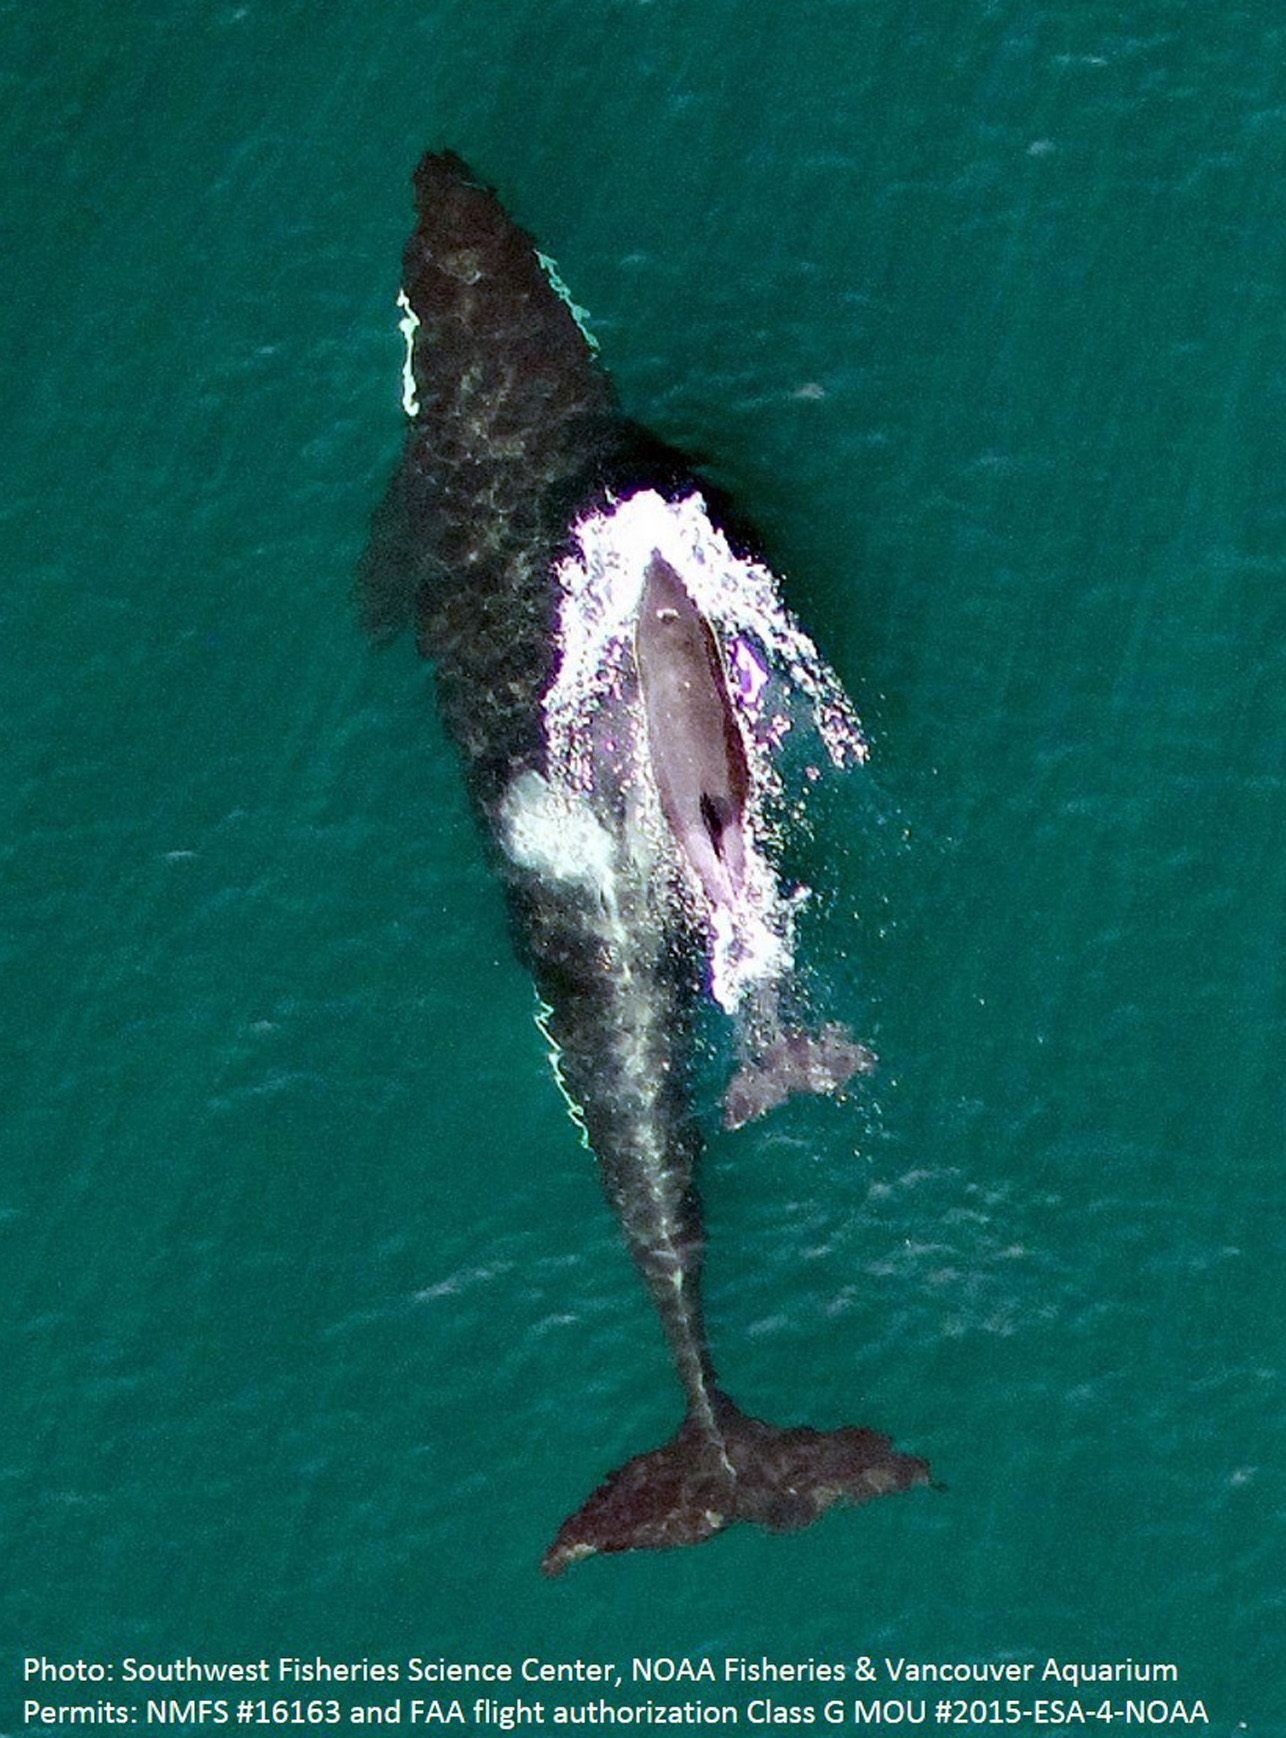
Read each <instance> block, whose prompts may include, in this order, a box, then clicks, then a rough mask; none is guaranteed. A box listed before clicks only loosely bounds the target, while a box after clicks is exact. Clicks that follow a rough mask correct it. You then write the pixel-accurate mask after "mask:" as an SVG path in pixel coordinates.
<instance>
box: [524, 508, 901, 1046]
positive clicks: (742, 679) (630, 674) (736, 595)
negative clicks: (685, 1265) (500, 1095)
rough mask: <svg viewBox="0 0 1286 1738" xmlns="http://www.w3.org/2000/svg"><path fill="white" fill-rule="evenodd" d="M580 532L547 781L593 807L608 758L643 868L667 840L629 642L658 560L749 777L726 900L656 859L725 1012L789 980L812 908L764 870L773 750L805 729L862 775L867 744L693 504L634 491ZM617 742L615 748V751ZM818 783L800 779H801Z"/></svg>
mask: <svg viewBox="0 0 1286 1738" xmlns="http://www.w3.org/2000/svg"><path fill="white" fill-rule="evenodd" d="M573 534H574V537H575V540H576V542H577V543H578V544H579V553H578V554H573V555H569V556H568V557H566V558H565V559H564V560H563V561H562V562H561V563H560V564H559V567H558V569H557V579H558V583H559V585H560V587H561V589H562V594H563V597H562V604H561V608H560V615H559V641H560V646H561V651H562V657H561V661H560V664H559V669H558V675H557V677H556V678H555V680H554V682H553V684H552V685H551V687H550V689H549V691H548V693H547V694H546V696H545V703H544V711H545V729H546V742H547V746H548V762H547V765H548V772H549V779H550V781H551V785H552V786H555V787H557V788H558V789H559V790H560V791H561V793H562V796H563V799H564V800H566V801H567V803H568V805H569V807H570V808H574V806H575V799H576V798H579V799H580V800H581V801H582V802H584V801H585V799H586V798H590V799H592V797H593V795H594V792H595V779H596V776H598V775H600V774H601V767H602V762H603V758H604V755H608V756H612V757H615V759H616V770H617V776H618V778H619V781H620V783H621V785H622V787H623V788H624V789H625V790H626V792H627V796H628V800H629V804H630V808H631V813H632V821H633V823H634V824H635V825H637V826H640V827H642V829H643V831H644V833H645V834H646V835H647V840H648V843H647V845H646V846H645V850H644V855H645V856H646V857H647V858H648V859H649V860H650V861H654V860H655V857H656V854H657V853H656V843H657V840H658V839H659V838H660V837H661V836H662V835H666V836H667V837H668V829H667V828H666V824H665V822H664V819H663V817H662V815H661V809H660V802H659V798H658V797H657V793H656V789H655V783H654V780H653V779H652V776H651V770H650V766H649V764H648V761H647V755H646V751H645V748H644V747H643V745H644V744H645V743H646V727H645V724H644V722H643V719H642V709H641V705H640V702H639V699H638V694H637V683H636V680H635V674H634V633H635V625H636V622H637V619H638V612H639V607H640V603H641V599H642V593H643V587H644V583H645V580H646V575H647V569H648V566H649V563H650V561H651V559H652V555H653V553H654V552H657V553H659V554H660V555H661V557H662V559H663V560H664V561H666V562H667V563H668V564H669V565H670V566H671V567H672V568H673V569H674V571H675V572H676V573H677V574H678V576H679V578H680V579H681V580H682V582H683V585H684V587H685V588H686V590H687V592H688V594H689V596H690V597H691V598H692V600H693V602H694V603H695V604H696V606H697V608H698V609H699V610H700V611H701V613H702V614H703V615H704V616H705V618H706V620H707V621H708V622H709V623H710V626H711V628H712V630H713V631H714V634H715V637H716V639H717V641H718V644H719V647H720V650H721V653H722V657H723V661H724V667H725V670H726V672H727V676H728V692H729V695H730V697H731V699H732V703H733V707H734V711H735V714H736V718H737V723H738V727H739V729H740V731H741V735H742V738H743V741H744V744H745V750H746V760H747V765H748V769H749V774H750V792H749V798H748V803H747V811H748V812H747V816H746V829H745V830H746V844H747V850H746V864H745V873H744V876H743V879H742V883H741V886H740V887H739V889H738V890H737V893H736V895H735V896H734V897H733V898H732V899H731V900H729V901H727V902H723V901H716V900H713V899H711V898H710V896H709V894H708V893H707V892H706V890H705V889H704V888H703V887H702V886H701V883H700V880H699V878H698V877H697V875H696V874H695V872H694V871H693V869H692V866H691V864H690V863H689V862H688V860H687V857H686V854H685V853H684V852H682V851H680V850H677V849H676V848H675V847H674V846H673V843H672V842H670V844H669V845H668V847H666V848H663V850H662V852H661V855H662V857H663V859H664V861H665V862H666V864H667V865H668V866H669V868H670V869H671V871H674V870H677V871H678V872H679V874H680V876H681V880H682V884H683V888H684V897H685V901H686V903H687V904H688V906H689V907H690V909H691V910H692V911H693V912H694V913H695V915H696V916H697V917H698V918H699V919H700V920H701V921H702V924H703V927H704V928H705V930H706V933H707V935H708V937H709V972H710V989H711V993H712V995H713V996H714V998H715V1000H716V1001H717V1002H718V1003H719V1004H720V1006H722V1007H723V1008H725V1009H726V1010H727V1011H729V1012H733V1011H734V1010H735V1009H736V1008H737V1007H738V1006H739V1005H740V1004H741V1003H742V1002H743V1001H744V999H745V998H746V996H747V994H748V992H750V991H751V990H753V989H755V988H756V987H758V986H761V985H766V984H771V983H774V982H776V981H779V980H780V979H781V978H782V977H783V976H785V974H787V973H788V972H789V971H790V969H791V966H792V964H793V958H794V911H795V909H796V907H797V905H798V904H799V902H800V900H801V899H802V898H804V897H806V890H803V889H796V890H794V891H793V892H792V893H790V894H786V893H784V892H783V890H782V889H781V888H780V887H779V885H778V882H777V877H776V873H775V870H774V868H773V863H772V855H771V853H772V850H773V847H774V845H775V844H776V843H777V842H778V839H777V829H776V825H775V823H774V821H773V819H772V818H771V812H770V811H772V810H773V809H774V808H778V807H780V806H781V804H782V801H783V797H784V792H783V788H782V778H781V773H780V770H779V751H780V748H781V744H782V742H783V741H784V739H785V738H786V736H787V735H788V734H789V733H790V732H791V731H792V729H794V728H795V727H796V726H797V725H801V726H805V727H811V729H812V730H813V731H815V733H816V735H817V737H818V738H819V739H820V741H821V744H822V746H823V748H824V750H825V754H826V757H827V758H829V760H830V761H831V763H832V764H833V765H834V766H836V767H843V766H845V765H850V764H854V763H858V762H861V761H863V760H865V758H866V744H865V742H864V740H863V737H862V732H861V727H860V725H859V723H858V719H857V715H856V713H855V712H854V710H853V707H852V704H851V702H850V701H849V699H848V696H847V695H846V694H845V693H844V690H843V688H842V687H841V686H840V683H839V679H838V677H837V676H836V675H835V674H834V672H833V671H832V670H831V669H830V668H829V667H828V666H827V665H826V663H825V662H824V661H823V659H822V658H821V656H820V655H819V653H818V651H817V648H816V646H815V645H814V644H813V642H812V641H811V640H810V639H809V637H808V636H807V634H805V633H804V631H803V629H802V628H801V627H800V626H799V624H798V623H797V622H796V621H795V620H794V618H793V617H792V616H791V615H790V614H789V612H788V611H787V610H786V608H785V607H784V605H783V604H782V601H781V599H780V597H779V596H778V592H777V584H776V581H775V579H774V578H773V575H772V573H771V572H770V570H769V569H768V568H766V567H765V566H763V564H762V563H760V562H756V561H752V560H749V559H748V558H746V557H744V556H739V555H736V554H734V553H733V551H732V550H731V548H730V547H729V545H728V541H727V539H726V537H725V536H724V534H723V532H722V531H721V530H720V529H719V528H718V526H716V525H715V524H714V523H713V522H712V520H711V518H710V515H709V512H708V510H707V508H706V504H705V501H704V499H703V498H702V496H701V495H700V494H699V493H696V492H695V491H694V492H693V493H692V494H690V495H688V496H686V497H684V498H683V499H682V500H679V501H666V500H665V499H664V498H663V497H662V496H661V495H659V494H658V493H657V492H656V491H655V490H652V489H647V490H642V491H640V492H639V493H638V494H635V495H631V496H628V497H626V498H625V499H623V500H619V501H613V502H611V503H610V504H609V506H608V508H607V509H606V510H597V511H595V512H593V513H590V514H588V515H586V517H585V518H584V519H582V520H580V521H579V523H578V524H577V525H576V526H575V527H574V528H573ZM613 720H615V721H616V722H615V724H613V722H612V721H613ZM622 721H625V722H624V727H623V728H622ZM614 730H615V732H616V734H617V735H619V736H620V737H621V738H623V739H624V740H619V741H617V740H614V739H613V737H612V734H611V733H612V732H613V731H614ZM820 771H821V768H820V767H818V766H808V767H805V769H804V773H805V777H806V778H809V779H815V778H816V777H817V776H818V775H819V774H820Z"/></svg>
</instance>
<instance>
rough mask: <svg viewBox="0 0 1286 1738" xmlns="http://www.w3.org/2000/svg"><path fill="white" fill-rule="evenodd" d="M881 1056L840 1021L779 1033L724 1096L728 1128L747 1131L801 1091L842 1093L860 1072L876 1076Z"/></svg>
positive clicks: (724, 1117)
mask: <svg viewBox="0 0 1286 1738" xmlns="http://www.w3.org/2000/svg"><path fill="white" fill-rule="evenodd" d="M875 1067H876V1056H875V1052H874V1051H873V1050H868V1049H867V1047H866V1045H865V1044H859V1043H858V1042H857V1041H856V1039H854V1038H851V1037H850V1036H849V1034H848V1033H847V1032H846V1031H845V1029H844V1028H843V1026H840V1025H836V1024H834V1023H832V1024H830V1025H826V1026H823V1027H822V1029H821V1031H820V1032H779V1033H778V1034H777V1036H776V1037H775V1038H774V1039H773V1040H772V1042H771V1043H770V1044H768V1045H767V1046H766V1047H765V1048H764V1049H763V1050H762V1051H761V1052H760V1053H759V1054H758V1055H756V1056H755V1057H754V1058H753V1059H752V1060H751V1061H750V1062H748V1063H746V1064H745V1066H744V1067H742V1068H740V1069H739V1070H738V1071H737V1073H736V1074H735V1075H734V1076H733V1078H732V1080H731V1082H730V1083H729V1086H728V1090H727V1092H726V1093H725V1094H724V1098H723V1126H724V1127H725V1128H730V1129H734V1128H741V1127H742V1126H743V1125H744V1124H745V1123H748V1122H754V1120H755V1119H756V1117H761V1116H766V1115H767V1114H768V1112H769V1111H770V1110H774V1109H775V1108H776V1107H777V1106H778V1105H779V1104H784V1103H785V1102H786V1100H787V1099H788V1098H789V1097H790V1096H791V1095H792V1094H793V1093H797V1092H819V1093H830V1092H838V1091H839V1090H840V1088H841V1087H843V1086H845V1085H847V1083H848V1082H849V1081H850V1080H851V1079H852V1078H853V1076H854V1075H855V1074H872V1073H874V1071H875Z"/></svg>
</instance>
